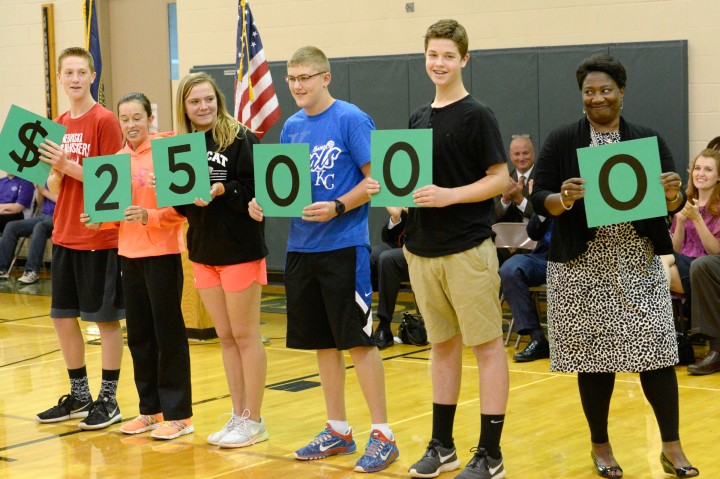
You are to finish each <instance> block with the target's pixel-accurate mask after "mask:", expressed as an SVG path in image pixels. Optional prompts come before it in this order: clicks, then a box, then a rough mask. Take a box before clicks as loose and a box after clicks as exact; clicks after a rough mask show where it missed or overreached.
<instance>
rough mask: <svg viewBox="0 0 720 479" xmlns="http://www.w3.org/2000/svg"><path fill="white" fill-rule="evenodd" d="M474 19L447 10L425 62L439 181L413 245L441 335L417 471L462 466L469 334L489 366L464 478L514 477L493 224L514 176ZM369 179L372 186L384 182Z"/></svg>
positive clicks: (422, 123)
mask: <svg viewBox="0 0 720 479" xmlns="http://www.w3.org/2000/svg"><path fill="white" fill-rule="evenodd" d="M467 50H468V39H467V34H466V32H465V29H464V28H463V27H462V25H460V24H458V23H457V22H456V21H454V20H440V21H438V22H437V23H435V24H434V25H432V26H430V28H429V29H428V31H427V33H426V35H425V68H426V71H427V73H428V75H429V76H430V79H431V80H432V82H433V83H434V84H435V99H434V101H433V102H432V103H431V104H428V105H424V106H422V107H420V108H419V109H417V110H416V111H415V112H414V113H413V114H412V116H411V118H410V128H431V129H432V130H433V182H434V184H432V185H428V186H424V187H422V188H419V189H418V190H417V191H415V193H414V194H413V200H414V202H415V204H416V205H417V206H418V208H411V209H410V215H409V219H408V225H407V229H406V232H407V238H408V239H407V241H406V243H405V255H406V258H407V260H408V266H409V269H410V280H411V282H412V285H413V290H414V291H415V294H416V297H417V301H418V305H419V307H420V311H421V313H422V315H423V318H424V319H425V323H426V326H427V330H428V338H429V340H430V342H431V343H432V349H433V355H432V381H433V428H432V439H431V440H430V443H429V445H428V447H427V449H426V451H425V454H424V455H423V457H422V458H421V459H420V460H419V461H418V462H416V463H415V464H414V465H412V466H411V467H410V469H409V473H410V476H411V477H435V476H437V475H438V474H439V473H440V472H444V471H451V470H454V469H457V468H458V467H459V466H460V460H459V459H458V457H457V454H456V451H455V444H454V442H453V437H452V429H453V422H454V417H455V410H456V407H457V402H458V397H459V394H460V378H461V374H462V347H463V343H464V344H466V345H467V346H469V347H471V348H472V350H473V353H474V354H475V357H476V359H477V364H478V371H479V376H480V411H481V433H480V441H479V444H478V448H477V451H476V452H475V455H474V457H473V458H472V459H471V460H470V462H469V463H468V465H467V467H466V468H465V470H464V471H462V472H461V473H460V475H458V476H457V477H458V478H461V479H475V478H477V479H489V478H495V479H499V478H502V477H505V468H504V465H503V461H502V454H501V453H500V436H501V433H502V426H503V422H504V418H505V407H506V404H507V398H508V389H509V379H508V376H509V374H508V365H507V359H506V357H505V350H504V347H503V343H502V314H501V309H500V303H499V299H498V292H499V287H500V278H499V276H498V260H497V253H496V251H495V245H494V244H493V241H492V238H491V225H492V223H493V222H494V219H495V209H494V208H495V207H494V201H493V198H494V197H495V196H497V195H499V194H501V193H502V192H503V191H504V190H505V189H506V188H507V184H508V182H509V175H508V168H507V156H506V154H505V151H504V147H503V144H502V140H501V138H500V132H499V129H498V125H497V121H496V119H495V116H494V115H493V113H492V111H490V109H489V108H488V107H487V106H486V105H484V104H482V103H480V102H479V101H477V100H476V99H475V98H473V97H472V96H470V95H469V94H468V92H467V90H466V89H465V87H464V85H463V81H462V68H464V67H465V65H466V63H467V61H468V58H469V55H468V53H467ZM379 189H380V188H379V184H378V183H377V182H375V181H373V180H369V181H368V193H370V194H374V193H377V192H378V191H379Z"/></svg>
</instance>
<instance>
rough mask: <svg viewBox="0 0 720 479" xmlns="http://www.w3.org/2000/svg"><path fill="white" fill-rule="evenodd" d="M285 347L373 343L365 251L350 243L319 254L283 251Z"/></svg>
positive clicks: (367, 253) (368, 264)
mask: <svg viewBox="0 0 720 479" xmlns="http://www.w3.org/2000/svg"><path fill="white" fill-rule="evenodd" d="M285 290H286V295H287V317H288V321H287V347H289V348H295V349H330V348H335V349H339V350H346V349H351V348H355V347H359V346H375V343H374V342H373V340H372V339H371V338H370V336H371V334H372V315H371V314H370V312H371V311H370V300H371V297H372V286H371V284H370V251H369V249H368V248H366V247H364V246H357V247H356V246H352V247H349V248H343V249H339V250H334V251H324V252H321V253H298V252H288V255H287V264H286V267H285Z"/></svg>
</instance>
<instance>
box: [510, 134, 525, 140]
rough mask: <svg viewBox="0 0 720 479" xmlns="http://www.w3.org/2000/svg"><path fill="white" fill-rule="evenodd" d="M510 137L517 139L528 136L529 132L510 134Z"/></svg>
mask: <svg viewBox="0 0 720 479" xmlns="http://www.w3.org/2000/svg"><path fill="white" fill-rule="evenodd" d="M511 138H512V139H513V140H517V139H518V138H530V134H529V133H519V134H517V135H513V136H511Z"/></svg>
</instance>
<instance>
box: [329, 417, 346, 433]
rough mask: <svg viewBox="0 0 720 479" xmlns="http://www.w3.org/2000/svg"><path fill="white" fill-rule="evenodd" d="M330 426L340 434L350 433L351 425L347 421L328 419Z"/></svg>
mask: <svg viewBox="0 0 720 479" xmlns="http://www.w3.org/2000/svg"><path fill="white" fill-rule="evenodd" d="M327 422H328V424H330V427H331V428H333V429H335V431H337V432H339V433H340V434H343V435H345V434H347V433H349V432H350V425H349V424H348V422H347V421H336V420H335V419H328V420H327Z"/></svg>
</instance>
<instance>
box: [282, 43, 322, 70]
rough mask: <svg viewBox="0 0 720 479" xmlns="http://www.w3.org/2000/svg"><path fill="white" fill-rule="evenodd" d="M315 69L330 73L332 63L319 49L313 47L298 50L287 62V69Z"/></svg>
mask: <svg viewBox="0 0 720 479" xmlns="http://www.w3.org/2000/svg"><path fill="white" fill-rule="evenodd" d="M298 66H306V67H310V66H311V67H315V68H317V69H318V70H319V71H321V72H329V71H330V62H329V61H328V59H327V57H326V56H325V53H323V51H322V50H320V49H319V48H317V47H313V46H311V45H308V46H305V47H300V48H298V49H297V50H296V51H295V53H293V54H292V56H291V57H290V59H289V60H288V61H287V67H288V68H290V67H298Z"/></svg>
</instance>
